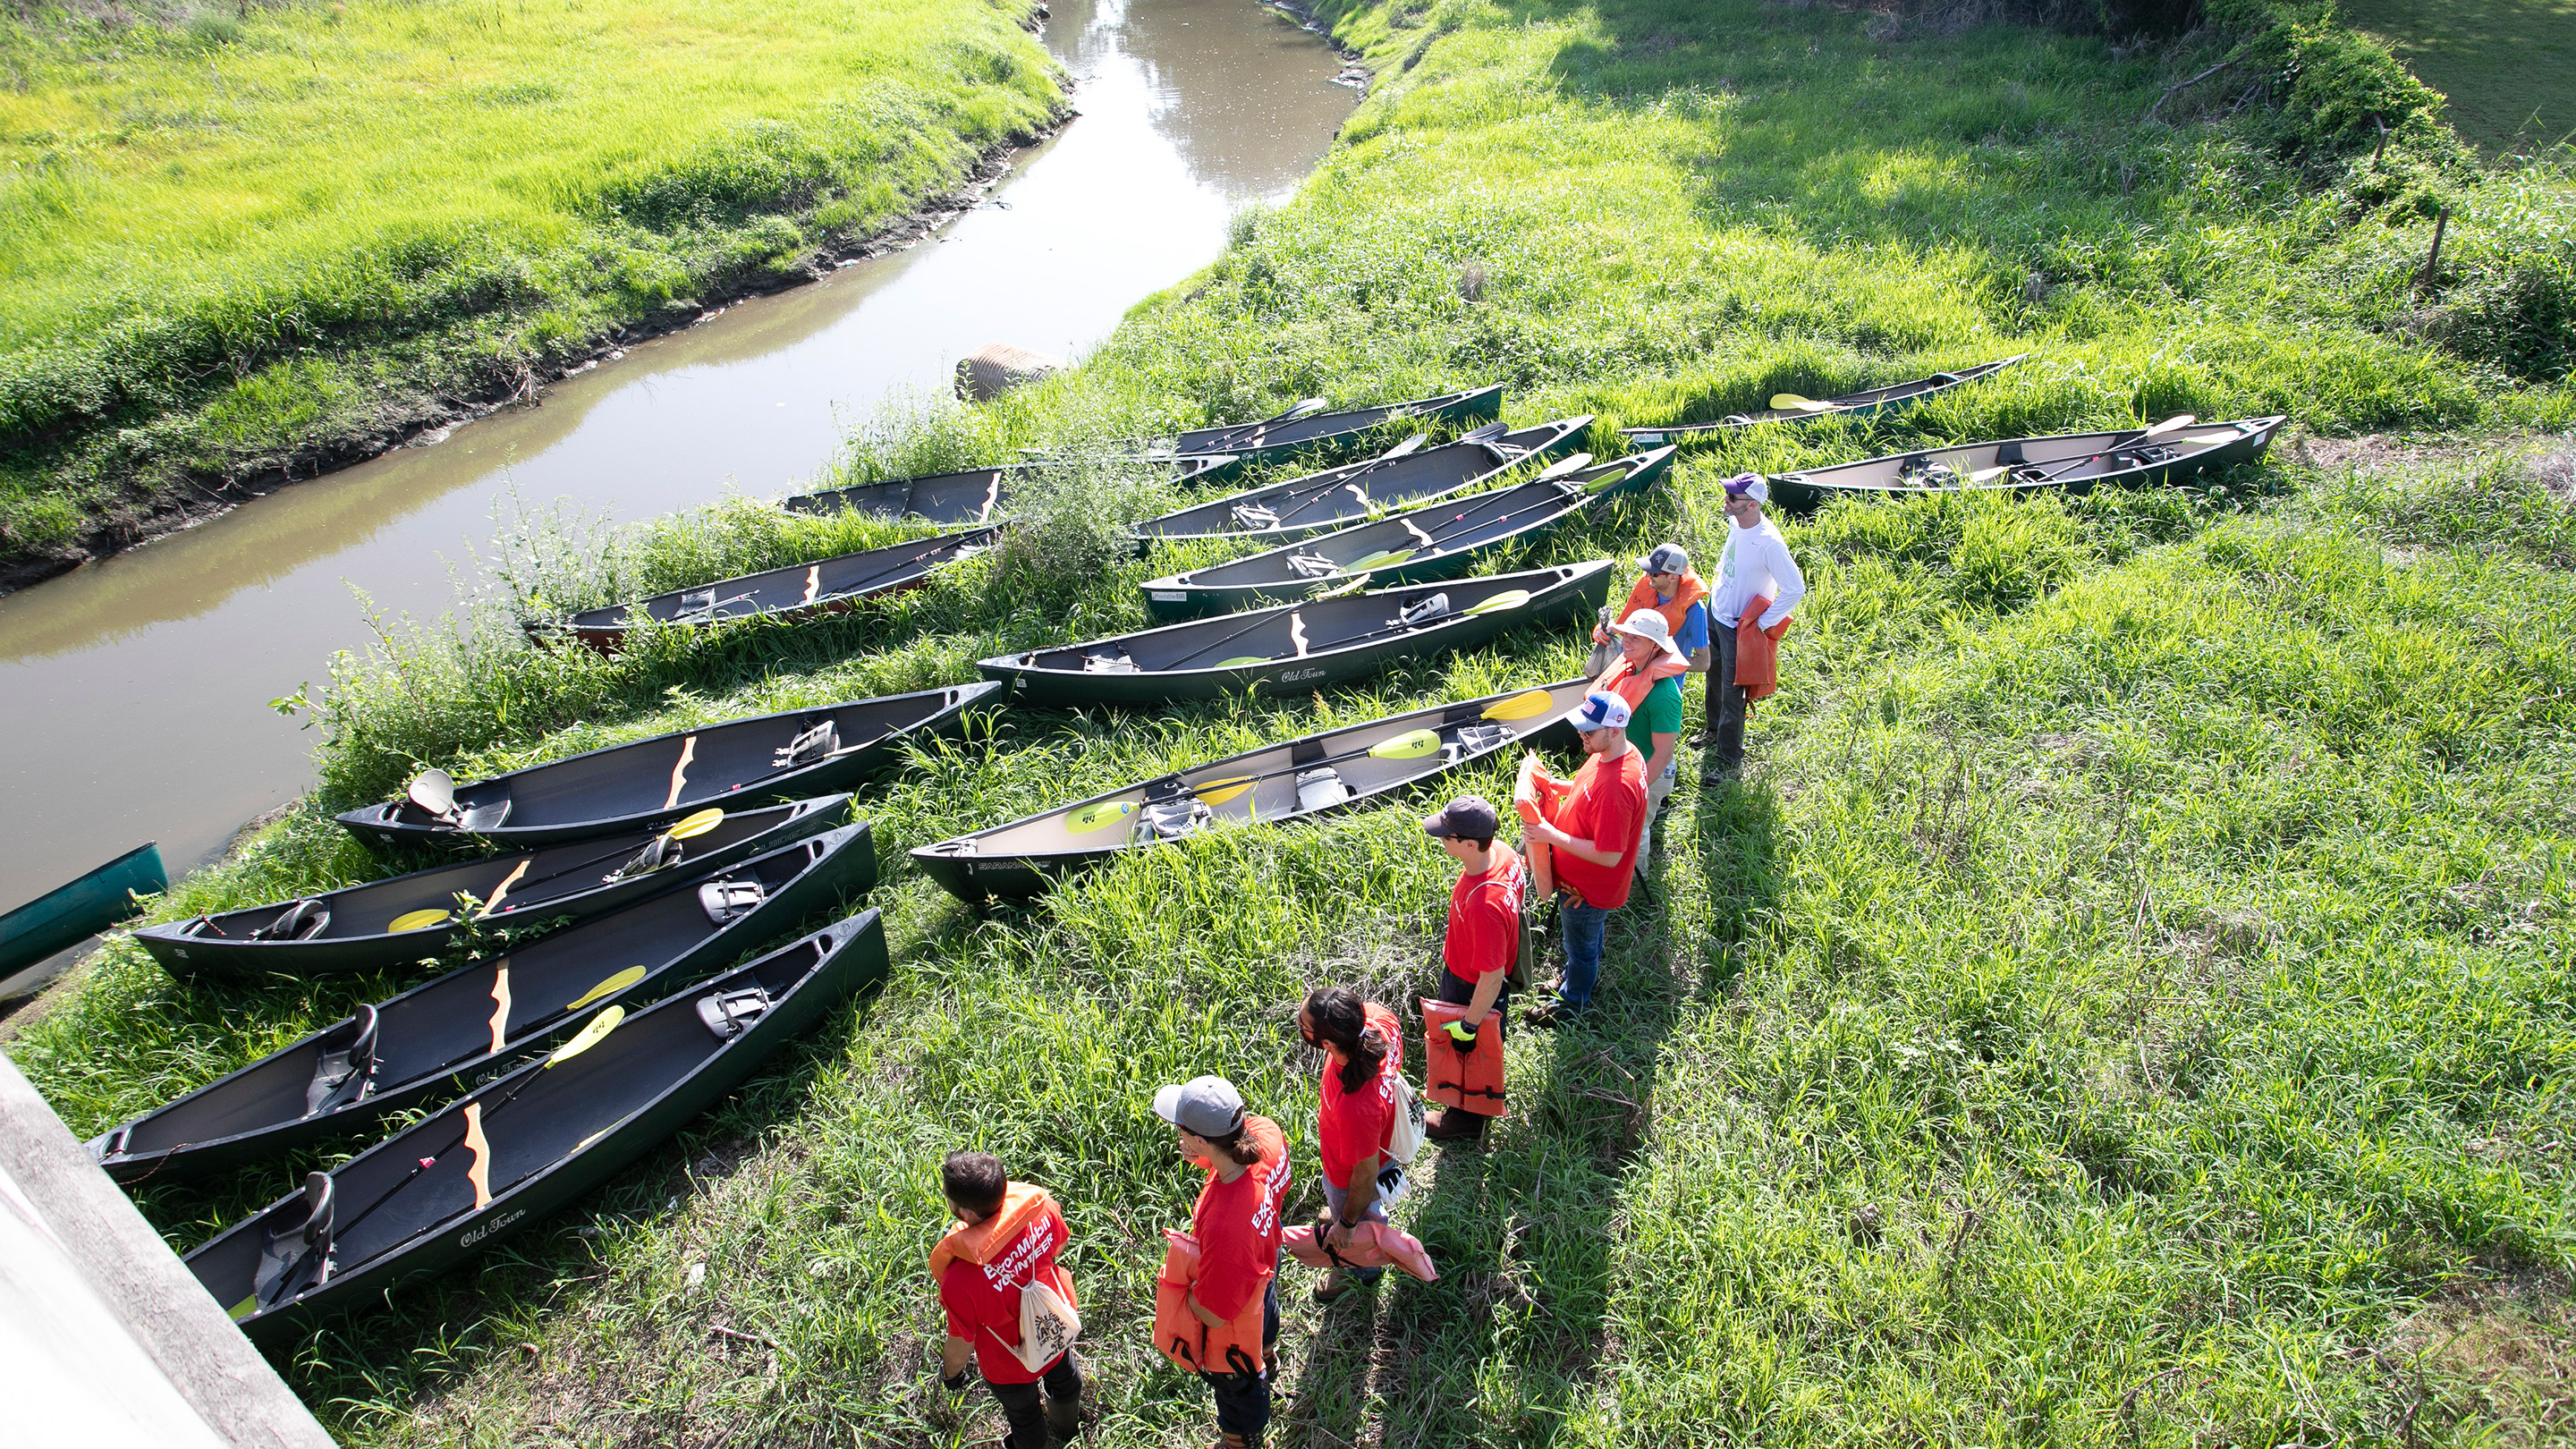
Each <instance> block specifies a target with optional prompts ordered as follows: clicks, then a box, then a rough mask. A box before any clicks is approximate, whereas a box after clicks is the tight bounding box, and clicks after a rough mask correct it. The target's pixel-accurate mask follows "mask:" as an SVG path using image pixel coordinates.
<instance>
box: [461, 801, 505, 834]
mask: <svg viewBox="0 0 2576 1449" xmlns="http://www.w3.org/2000/svg"><path fill="white" fill-rule="evenodd" d="M509 818H510V802H509V801H507V800H496V801H494V802H492V803H491V804H489V805H469V806H467V807H466V808H465V819H464V820H463V821H462V822H461V823H459V825H458V826H457V828H458V829H460V830H462V831H464V832H465V833H466V834H468V835H473V834H476V833H478V832H480V831H485V830H498V829H500V828H501V822H502V821H504V820H507V819H509Z"/></svg>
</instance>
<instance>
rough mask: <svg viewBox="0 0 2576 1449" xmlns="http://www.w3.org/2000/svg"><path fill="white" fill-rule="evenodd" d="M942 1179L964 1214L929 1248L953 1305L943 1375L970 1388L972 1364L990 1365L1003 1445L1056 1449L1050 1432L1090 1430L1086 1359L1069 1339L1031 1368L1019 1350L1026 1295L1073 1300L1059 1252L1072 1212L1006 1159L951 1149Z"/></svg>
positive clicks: (1057, 1435)
mask: <svg viewBox="0 0 2576 1449" xmlns="http://www.w3.org/2000/svg"><path fill="white" fill-rule="evenodd" d="M939 1177H940V1186H941V1188H942V1189H943V1190H944V1191H945V1192H946V1193H947V1195H948V1210H949V1211H950V1212H952V1213H954V1214H956V1215H957V1221H956V1223H955V1224H953V1225H952V1226H951V1227H950V1228H949V1229H948V1235H947V1236H946V1237H943V1238H941V1239H940V1240H939V1245H938V1246H937V1247H936V1248H933V1249H932V1250H931V1253H930V1277H931V1281H932V1282H933V1283H934V1284H936V1285H937V1286H938V1289H939V1303H940V1306H941V1307H943V1308H945V1309H946V1310H947V1311H948V1342H947V1344H946V1345H945V1346H944V1347H943V1348H942V1349H941V1351H940V1355H939V1377H940V1381H941V1382H942V1383H944V1384H946V1385H947V1386H948V1387H949V1388H950V1389H952V1390H962V1389H964V1388H965V1387H966V1370H967V1367H968V1365H969V1364H970V1363H971V1364H972V1365H973V1366H974V1367H976V1368H978V1369H980V1370H982V1371H983V1375H984V1382H985V1384H987V1385H988V1386H990V1387H991V1389H992V1390H993V1398H994V1400H995V1401H996V1402H998V1403H999V1404H1001V1406H1002V1416H1003V1418H1004V1419H1006V1420H1007V1421H1009V1423H1010V1426H1011V1429H1010V1433H1009V1434H1008V1435H1007V1436H1005V1437H1004V1438H1003V1440H1002V1443H1003V1445H1004V1449H1048V1445H1049V1443H1050V1439H1049V1436H1050V1435H1052V1436H1053V1442H1059V1443H1065V1444H1070V1443H1072V1442H1073V1439H1074V1436H1075V1435H1076V1434H1077V1433H1079V1432H1080V1431H1081V1428H1082V1364H1081V1361H1080V1360H1078V1359H1076V1358H1075V1357H1074V1353H1073V1349H1072V1348H1071V1347H1070V1346H1068V1347H1066V1349H1065V1350H1064V1352H1062V1353H1060V1354H1058V1355H1056V1356H1055V1359H1054V1361H1053V1362H1042V1363H1040V1364H1039V1365H1038V1366H1037V1367H1036V1368H1031V1367H1029V1366H1028V1365H1027V1364H1026V1363H1023V1362H1021V1357H1022V1356H1021V1354H1020V1353H1018V1352H1016V1351H1015V1348H1016V1346H1017V1345H1018V1344H1019V1341H1020V1296H1021V1293H1022V1291H1023V1290H1024V1289H1025V1288H1026V1287H1027V1286H1028V1285H1029V1284H1030V1283H1032V1282H1036V1283H1043V1284H1045V1285H1046V1286H1047V1287H1049V1288H1052V1289H1054V1290H1055V1292H1056V1293H1057V1295H1058V1296H1060V1297H1062V1298H1063V1299H1064V1301H1065V1303H1066V1304H1067V1305H1068V1306H1070V1305H1072V1304H1073V1302H1074V1296H1073V1279H1072V1278H1071V1277H1070V1276H1068V1275H1067V1274H1066V1273H1065V1271H1064V1269H1063V1268H1061V1267H1058V1266H1057V1265H1056V1254H1058V1253H1059V1252H1062V1251H1063V1249H1064V1246H1065V1244H1066V1243H1068V1242H1070V1241H1071V1240H1072V1237H1073V1234H1072V1233H1071V1232H1070V1231H1069V1230H1068V1229H1067V1228H1066V1227H1065V1225H1064V1214H1063V1212H1062V1211H1061V1210H1059V1209H1058V1208H1057V1207H1056V1204H1055V1199H1054V1198H1053V1197H1052V1196H1049V1195H1048V1193H1047V1190H1046V1189H1045V1188H1042V1187H1033V1186H1031V1185H1029V1184H1027V1183H1024V1182H1012V1181H1010V1180H1009V1179H1008V1178H1007V1177H1005V1176H1004V1175H1003V1172H1002V1163H1001V1159H999V1158H997V1157H995V1156H993V1155H992V1154H991V1153H989V1152H952V1153H950V1154H948V1160H947V1162H946V1163H944V1164H942V1166H941V1167H940V1172H939ZM1027 1356H1028V1357H1030V1358H1035V1357H1037V1353H1036V1352H1035V1351H1031V1352H1030V1353H1029V1354H1028V1355H1027ZM1041 1383H1043V1384H1044V1385H1045V1388H1046V1392H1045V1396H1044V1398H1043V1400H1042V1399H1041V1398H1040V1396H1039V1392H1038V1389H1039V1385H1040V1384H1041Z"/></svg>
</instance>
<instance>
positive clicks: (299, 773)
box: [0, 0, 1353, 909]
mask: <svg viewBox="0 0 2576 1449" xmlns="http://www.w3.org/2000/svg"><path fill="white" fill-rule="evenodd" d="M1054 8H1055V11H1056V18H1055V19H1054V20H1053V21H1052V22H1051V24H1050V26H1049V34H1048V38H1047V39H1048V45H1049V48H1050V49H1052V50H1054V52H1055V53H1056V55H1057V57H1058V58H1059V59H1060V60H1062V61H1063V62H1064V64H1065V66H1066V68H1067V69H1068V70H1069V71H1071V72H1072V73H1073V74H1074V76H1075V77H1076V78H1077V89H1076V91H1075V93H1074V103H1075V104H1076V105H1077V106H1078V107H1079V108H1080V110H1081V112H1082V115H1081V118H1080V119H1079V120H1077V121H1075V122H1074V123H1073V124H1072V125H1070V126H1067V127H1066V128H1065V129H1064V130H1063V131H1062V132H1061V133H1060V134H1059V135H1058V136H1057V137H1056V138H1055V139H1053V140H1052V141H1050V142H1049V143H1048V144H1047V145H1045V146H1044V147H1041V148H1039V149H1038V150H1037V151H1035V152H1033V153H1032V154H1031V155H1029V156H1027V157H1024V158H1022V160H1021V161H1020V163H1019V165H1018V167H1017V168H1016V174H1014V175H1013V176H1012V177H1011V178H1010V179H1009V180H1008V181H1006V182H1005V183H1004V184H1003V185H1002V186H1000V187H998V188H996V189H995V191H994V192H993V193H991V199H992V200H994V201H996V202H999V203H1002V204H1000V205H989V206H983V207H979V208H977V209H976V210H974V211H972V212H969V213H968V214H966V215H965V216H963V217H961V218H959V219H957V220H956V221H954V222H952V223H950V224H949V225H947V226H944V227H942V228H941V229H940V231H939V233H938V240H936V241H927V242H924V243H922V244H921V245H919V246H916V247H914V248H913V249H912V250H910V251H907V252H902V253H898V254H896V255H894V256H891V257H884V258H879V259H877V260H875V261H871V262H866V263H863V264H861V265H858V266H855V267H849V268H845V269H843V270H842V271H840V272H839V273H837V274H835V275H834V276H833V277H831V278H830V279H829V280H827V281H824V282H821V283H817V284H815V285H813V286H809V287H801V288H798V289H796V290H795V291H792V292H786V293H781V294H779V295H778V296H775V297H765V298H760V299H757V300H754V301H750V302H746V303H743V304H741V305H739V306H737V307H735V308H733V309H732V310H730V311H728V312H727V313H726V314H725V315H724V316H723V317H721V318H718V319H717V320H715V321H714V322H711V323H709V324H707V325H705V326H702V327H697V328H693V329H691V330H689V331H687V332H683V333H677V334H674V335H672V336H669V337H665V338H661V339H659V340H657V341H653V342H648V343H645V344H643V345H641V346H638V347H636V348H634V349H632V350H631V351H629V352H628V354H627V355H626V357H625V358H624V359H622V360H620V361H617V362H611V363H605V364H603V365H601V366H600V367H599V368H598V369H597V370H595V371H593V372H590V373H586V374H584V375H582V376H580V377H577V378H572V379H569V380H567V381H565V382H563V383H561V384H558V385H557V386H556V387H555V388H554V389H552V390H551V391H549V392H548V393H547V394H546V395H545V401H544V405H543V406H541V407H532V408H517V409H512V410H510V411H508V412H504V413H500V414H496V415H494V416H493V417H490V418H487V419H485V420H483V421H481V422H477V423H474V424H471V425H468V426H465V427H460V428H458V429H456V430H455V432H454V434H453V435H452V436H451V437H450V438H449V440H448V441H447V442H445V443H442V444H440V445H438V446H436V447H430V448H406V449H403V450H401V451H398V452H395V453H392V454H389V455H387V456H385V457H383V458H379V459H377V460H375V461H374V462H371V463H366V464H362V465H360V466H358V467H355V468H351V469H348V470H346V471H344V472H340V473H335V474H331V475H329V476H326V477H324V478H320V479H317V480H315V481H313V482H310V483H301V484H297V485H295V486H294V487H291V488H286V489H283V490H281V491H279V492H278V493H276V494H273V495H271V496H269V497H267V498H262V499H256V500H254V501H252V502H250V503H248V504H245V505H243V506H242V507H241V508H239V509H236V510H235V511H233V512H232V513H230V514H227V515H226V516H224V517H223V518H220V519H217V520H215V521H214V522H212V523H209V524H206V525H203V526H201V527H198V528H195V529H191V530H189V531H187V532H185V533H181V534H177V535H174V536H172V537H170V538H166V539H162V540H159V541H157V542H155V543H152V544H149V545H146V546H145V547H143V548H139V549H136V550H133V551H132V552H129V553H126V554H123V555H120V556H118V557H116V558H112V559H109V560H107V561H106V562H104V563H101V564H97V565H93V566H90V567H87V568H83V569H80V570H77V571H75V572H73V573H71V574H68V575H66V576H64V577H62V578H60V579H56V580H54V581H52V582H49V583H46V584H43V585H40V586H38V587H36V588H33V589H29V590H26V591H24V592H22V593H19V594H15V595H12V596H10V597H8V598H5V599H0V740H6V741H9V742H10V750H9V757H8V759H7V760H6V762H5V764H0V820H5V821H6V822H7V825H8V828H7V829H6V830H5V831H0V909H5V908H6V906H8V905H10V904H14V903H16V902H18V901H20V900H24V899H26V898H28V897H30V896H33V895H35V894H37V893H38V892H40V891H43V890H47V889H50V888H51V887H52V886H54V885H57V884H60V883H61V881H62V880H64V879H65V878H68V877H69V876H71V875H73V874H76V873H77V872H79V871H81V870H85V869H87V868H88V867H89V866H91V865H94V864H96V863H98V862H99V861H103V860H106V859H108V858H110V857H112V856H114V855H115V854H117V853H118V852H119V851H122V850H125V849H127V848H128V847H130V846H132V845H134V844H137V843H139V842H141V841H143V840H146V839H152V838H158V839H159V840H160V841H161V843H162V854H163V855H164V856H165V857H166V858H167V859H168V860H169V862H170V865H171V868H172V870H174V871H178V870H183V869H186V868H188V867H189V866H191V865H194V864H196V863H198V862H200V861H202V860H203V859H204V858H205V857H206V856H207V855H208V854H210V853H211V852H213V851H214V850H216V849H219V848H220V847H221V846H222V845H223V843H224V841H225V839H226V838H227V837H228V835H229V834H230V832H231V831H232V829H233V828H234V827H235V826H237V825H239V824H240V823H241V822H242V821H243V820H245V819H247V818H249V817H250V816H252V815H254V814H256V813H258V812H259V811H261V810H263V809H266V808H268V807H269V806H272V805H275V804H277V803H279V802H280V801H283V800H285V799H287V798H289V797H291V796H293V795H294V794H295V793H296V792H297V791H299V790H300V789H302V788H303V786H304V784H305V783H306V781H307V780H308V779H309V778H310V771H309V768H308V763H307V752H308V750H309V747H310V745H311V736H309V735H302V734H299V733H298V732H297V730H296V728H295V726H294V725H293V724H291V723H289V722H287V721H286V720H284V719H282V718H280V717H279V716H278V715H277V714H275V713H274V712H273V711H271V710H270V709H269V708H268V707H267V701H268V700H269V699H270V698H272V697H274V696H277V695H282V694H285V693H288V692H290V691H291V690H293V689H294V688H295V687H296V685H297V684H298V683H299V682H301V681H305V680H313V679H318V678H320V677H321V676H322V675H323V673H324V669H325V661H326V660H327V659H328V658H329V656H330V654H331V653H332V652H333V651H335V650H339V649H350V648H357V647H360V646H362V645H363V644H364V643H366V642H367V639H368V637H369V635H368V630H367V623H366V613H365V610H364V609H363V608H362V606H361V604H360V602H359V600H358V597H357V595H356V594H355V593H354V591H353V588H352V586H353V585H354V586H357V587H360V588H363V589H364V590H365V591H366V595H367V597H368V598H369V599H371V600H372V601H373V603H374V605H375V607H376V608H377V609H378V610H380V611H382V612H384V613H386V614H389V615H399V614H405V613H410V614H418V615H434V614H436V613H437V612H439V611H440V610H442V609H444V608H445V607H447V605H448V604H449V602H450V601H451V600H452V599H453V598H454V597H455V592H456V591H455V580H456V579H457V578H458V577H461V576H462V575H463V574H464V573H465V572H466V571H467V570H469V569H470V568H471V564H472V559H471V552H470V550H471V547H472V546H474V545H477V544H480V543H481V542H482V541H483V540H485V539H487V538H489V537H490V535H491V533H492V531H493V518H494V512H495V505H496V504H498V503H500V502H501V501H502V500H503V498H504V496H505V495H506V494H507V493H509V492H510V491H512V490H515V491H516V493H517V494H518V495H519V497H520V498H522V499H524V500H526V501H528V502H530V503H541V502H543V501H545V500H549V499H554V498H558V497H560V498H569V499H571V500H573V501H575V502H576V503H578V504H580V505H581V506H582V507H584V508H586V509H588V510H591V511H594V512H608V513H613V514H614V515H615V516H617V517H621V518H643V517H650V516H652V515H654V514H657V513H666V512H669V511H670V510H672V509H674V508H681V507H686V506H689V505H691V504H695V503H699V502H703V501H705V500H706V499H708V498H710V497H712V496H714V495H715V494H716V493H717V492H718V491H719V490H721V489H722V488H723V487H725V486H726V485H727V484H729V483H730V484H733V485H735V486H739V487H740V488H742V489H743V490H744V491H746V492H750V493H755V494H762V495H776V494H779V493H783V492H787V491H790V486H791V485H792V484H793V482H794V481H795V480H797V479H799V478H801V477H804V476H807V475H809V474H811V473H812V472H813V471H814V469H815V468H816V467H817V466H818V465H819V464H820V463H821V462H822V461H824V460H825V459H826V458H827V457H828V456H829V455H830V453H831V452H832V449H833V447H834V445H835V444H836V443H837V441H838V440H839V437H840V434H841V430H842V425H843V424H844V422H846V421H848V420H850V419H853V418H863V417H865V416H867V415H868V413H869V412H870V411H871V410H872V409H873V408H874V406H875V404H876V402H877V400H878V399H880V398H883V397H885V396H886V395H887V394H888V393H889V392H891V391H894V390H898V389H912V390H924V391H926V390H937V389H943V388H945V387H946V386H947V383H948V377H949V372H950V369H951V368H952V367H954V366H955V364H956V360H957V358H958V357H959V356H960V355H962V354H964V353H965V352H967V351H970V350H972V349H973V348H974V347H976V346H978V345H980V344H982V343H984V342H989V341H996V340H999V341H1008V342H1016V343H1018V344H1020V345H1022V346H1025V347H1032V348H1036V349H1038V350H1040V351H1044V352H1056V353H1071V352H1076V351H1079V350H1080V349H1082V348H1084V347H1086V346H1089V345H1090V344H1092V343H1094V342H1096V341H1098V340H1099V339H1100V338H1101V337H1103V336H1105V335H1106V334H1107V333H1108V331H1109V329H1110V328H1111V327H1112V326H1114V325H1115V324H1116V322H1117V320H1118V318H1119V316H1120V315H1121V314H1122V313H1123V312H1124V311H1125V310H1126V309H1127V308H1128V307H1129V306H1132V305H1133V304H1134V303H1135V302H1136V301H1137V300H1138V299H1140V298H1142V297H1144V296H1145V295H1146V294H1148V293H1150V292H1152V291H1154V290H1155V289H1156V288H1159V287H1163V286H1166V285H1169V284H1170V283H1172V282H1174V281H1176V280H1178V279H1179V278H1180V277H1182V276H1184V275H1186V274H1187V273H1188V272H1190V271H1191V270H1192V269H1194V268H1196V267H1198V266H1200V265H1202V264H1204V263H1205V262H1207V261H1208V260H1209V259H1211V258H1213V257H1214V256H1215V255H1216V254H1217V252H1218V251H1219V250H1220V249H1222V247H1223V245H1224V240H1225V227H1226V220H1227V217H1228V216H1229V215H1230V214H1231V213H1232V211H1233V210H1234V209H1235V208H1236V207H1237V206H1240V205H1241V204H1243V203H1244V202H1246V201H1249V200H1253V199H1257V198H1262V197H1270V196H1276V195H1279V194H1281V193H1283V192H1285V191H1287V190H1288V189H1290V188H1292V187H1294V186H1295V185H1296V183H1297V181H1298V180H1299V178H1301V177H1303V176H1304V175H1305V174H1306V172H1307V171H1308V170H1309V169H1310V168H1311V167H1312V166H1313V165H1314V162H1315V160H1316V158H1317V157H1319V156H1320V155H1322V154H1323V151H1324V148H1325V146H1326V145H1327V144H1328V143H1329V142H1330V141H1331V138H1332V135H1333V132H1334V130H1335V129H1336V128H1337V127H1339V126H1340V124H1341V122H1342V119H1343V117H1345V116H1346V115H1348V114H1349V112H1350V108H1351V105H1352V103H1353V96H1352V94H1351V92H1349V91H1348V90H1345V89H1343V88H1341V87H1338V86H1334V85H1332V84H1330V78H1331V76H1332V75H1333V74H1334V73H1335V71H1336V70H1337V69H1338V62H1337V61H1336V60H1335V59H1334V57H1333V56H1332V54H1331V53H1330V52H1329V51H1327V50H1326V49H1324V47H1323V46H1322V45H1320V44H1319V43H1317V42H1316V40H1315V39H1314V38H1313V37H1312V36H1309V35H1306V34H1303V33H1302V32H1300V31H1298V30H1297V29H1296V28H1295V27H1293V26H1291V25H1289V24H1287V23H1285V22H1284V21H1282V20H1280V19H1279V18H1278V17H1276V16H1275V15H1273V14H1271V13H1270V12H1268V11H1266V10H1262V9H1260V8H1258V7H1256V6H1255V5H1253V4H1251V3H1249V0H1098V3H1096V4H1086V3H1083V0H1062V3H1058V4H1057V5H1056V6H1055V7H1054Z"/></svg>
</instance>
